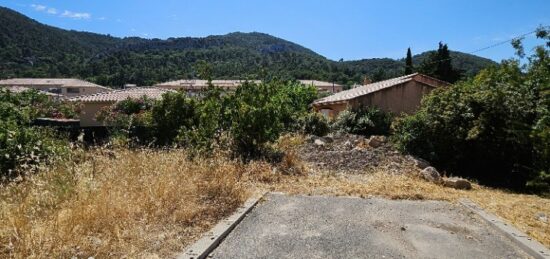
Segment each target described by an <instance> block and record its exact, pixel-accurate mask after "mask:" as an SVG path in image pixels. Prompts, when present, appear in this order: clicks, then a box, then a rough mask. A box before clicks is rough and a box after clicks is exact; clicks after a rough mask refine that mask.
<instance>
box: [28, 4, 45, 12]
mask: <svg viewBox="0 0 550 259" xmlns="http://www.w3.org/2000/svg"><path fill="white" fill-rule="evenodd" d="M31 7H32V8H33V9H34V10H36V11H39V12H42V11H45V10H46V6H44V5H39V4H31Z"/></svg>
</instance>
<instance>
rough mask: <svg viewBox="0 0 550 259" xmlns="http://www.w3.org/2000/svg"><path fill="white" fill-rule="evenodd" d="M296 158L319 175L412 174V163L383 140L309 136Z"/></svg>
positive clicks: (376, 137)
mask: <svg viewBox="0 0 550 259" xmlns="http://www.w3.org/2000/svg"><path fill="white" fill-rule="evenodd" d="M298 154H299V156H300V158H301V159H302V160H304V161H306V162H308V163H309V164H310V165H311V166H313V167H314V168H315V169H318V170H321V171H331V172H342V173H368V172H373V171H375V170H382V169H383V170H385V171H387V172H392V173H404V172H409V171H411V170H416V169H415V168H414V161H413V160H411V159H410V158H409V157H407V156H403V155H402V154H400V153H399V151H397V150H396V149H395V148H394V147H393V146H392V145H391V143H389V142H388V141H387V139H386V137H384V136H372V137H370V138H365V137H363V136H357V135H350V134H341V135H329V136H326V137H316V136H309V137H308V138H307V142H306V144H304V145H302V146H301V147H300V149H299V152H298Z"/></svg>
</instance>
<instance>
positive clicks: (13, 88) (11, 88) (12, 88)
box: [0, 86, 63, 100]
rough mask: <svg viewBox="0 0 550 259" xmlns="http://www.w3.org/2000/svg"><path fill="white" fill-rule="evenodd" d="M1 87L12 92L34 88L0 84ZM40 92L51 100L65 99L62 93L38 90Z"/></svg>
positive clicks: (21, 91)
mask: <svg viewBox="0 0 550 259" xmlns="http://www.w3.org/2000/svg"><path fill="white" fill-rule="evenodd" d="M0 89H6V90H7V91H8V92H12V93H23V92H26V91H30V90H34V89H32V88H28V87H23V86H0ZM37 91H38V92H39V93H41V94H44V95H46V96H47V97H48V99H49V100H60V99H63V96H62V95H60V94H54V93H50V92H44V91H40V90H37Z"/></svg>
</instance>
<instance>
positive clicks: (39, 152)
mask: <svg viewBox="0 0 550 259" xmlns="http://www.w3.org/2000/svg"><path fill="white" fill-rule="evenodd" d="M48 104H51V105H52V106H55V104H54V103H51V102H50V101H49V100H48V98H47V96H45V95H42V94H39V93H38V92H36V91H28V92H23V93H10V92H7V91H2V90H0V175H1V176H2V177H12V176H15V175H16V174H19V173H20V172H21V170H23V169H25V170H26V171H33V170H32V169H33V168H35V167H36V166H37V165H40V164H42V163H48V162H51V161H52V160H54V159H56V158H61V157H63V154H65V153H66V152H67V151H68V148H67V147H68V146H69V145H68V143H67V141H66V140H64V139H62V138H58V136H56V135H55V134H54V132H53V131H52V130H50V129H48V128H38V127H32V126H31V122H32V120H34V119H35V118H37V117H41V116H46V115H47V110H46V109H43V108H44V107H46V105H48ZM55 107H57V106H55Z"/></svg>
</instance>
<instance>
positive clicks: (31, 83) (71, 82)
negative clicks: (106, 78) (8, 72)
mask: <svg viewBox="0 0 550 259" xmlns="http://www.w3.org/2000/svg"><path fill="white" fill-rule="evenodd" d="M0 86H3V87H27V88H32V89H36V90H39V91H44V92H49V93H53V94H59V95H62V96H65V97H68V98H70V97H75V96H80V95H89V94H95V93H101V92H108V91H111V90H112V89H111V88H108V87H104V86H101V85H97V84H94V83H91V82H88V81H84V80H80V79H75V78H12V79H4V80H0Z"/></svg>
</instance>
